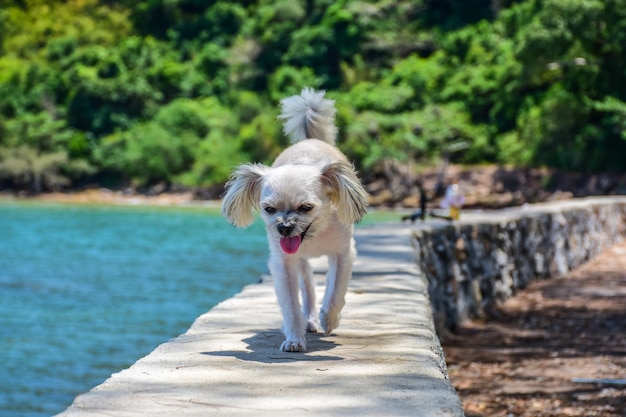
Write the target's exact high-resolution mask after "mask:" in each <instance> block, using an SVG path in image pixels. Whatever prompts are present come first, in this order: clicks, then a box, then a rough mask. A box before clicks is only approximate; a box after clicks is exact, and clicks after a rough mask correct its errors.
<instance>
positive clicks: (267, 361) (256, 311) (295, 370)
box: [60, 225, 463, 417]
mask: <svg viewBox="0 0 626 417" xmlns="http://www.w3.org/2000/svg"><path fill="white" fill-rule="evenodd" d="M409 229H410V228H409V227H407V226H402V225H390V226H385V225H382V226H381V225H379V226H373V227H363V228H359V229H358V230H357V235H356V240H357V249H358V251H359V256H358V258H357V262H356V264H355V268H354V274H353V280H352V281H351V284H350V289H349V293H348V296H347V300H346V306H345V307H344V310H343V312H342V321H341V325H340V326H339V328H338V329H337V330H335V332H334V333H333V334H332V335H331V336H329V337H324V336H321V335H315V334H309V335H307V339H308V346H307V350H308V351H307V352H306V353H284V352H281V351H279V350H278V347H279V346H280V343H281V342H282V340H283V336H282V334H281V332H280V330H279V327H280V324H281V316H280V311H279V308H278V305H277V302H276V296H275V295H274V289H273V286H272V283H271V282H270V280H271V279H270V278H269V277H264V282H263V283H262V284H258V285H250V286H248V287H246V288H245V289H244V290H243V291H242V292H241V293H240V294H238V295H237V296H235V297H233V298H231V299H229V300H227V301H225V302H223V303H221V304H219V305H218V306H216V307H215V308H213V309H212V310H211V311H209V312H208V313H206V314H204V315H202V316H200V317H199V318H198V319H197V320H196V321H195V323H194V324H193V325H192V327H191V328H190V329H189V330H188V331H187V333H185V334H183V335H181V336H179V337H177V338H175V339H173V340H171V341H169V342H168V343H165V344H163V345H161V346H159V347H158V348H156V349H155V350H154V351H153V352H152V353H151V354H149V355H148V356H146V357H144V358H143V359H141V360H139V361H138V362H136V363H135V364H134V365H133V366H131V367H130V368H129V369H126V370H124V371H122V372H120V373H117V374H114V375H113V376H112V377H111V378H109V379H108V380H107V381H105V382H104V383H103V384H102V385H100V386H97V387H96V388H94V389H92V390H91V391H89V392H87V393H85V394H82V395H80V396H78V397H77V398H76V399H75V400H74V403H73V404H72V405H71V406H70V407H69V408H68V409H67V410H66V411H65V412H64V413H62V414H60V415H62V416H67V417H69V416H104V415H106V416H118V417H122V416H214V415H215V416H273V417H275V416H281V415H290V416H301V415H302V416H342V417H345V416H359V417H360V416H424V417H427V416H438V417H442V416H463V411H462V407H461V403H460V400H459V398H458V396H457V395H456V393H455V392H454V389H453V388H452V386H451V385H450V383H449V381H448V380H447V376H446V369H445V362H444V360H443V353H442V352H441V347H440V344H439V340H438V338H437V336H436V334H435V330H434V326H433V321H432V315H431V307H430V304H429V301H428V295H427V294H428V292H427V287H426V282H425V278H423V277H422V276H420V275H419V272H418V267H417V264H416V262H415V259H414V253H413V250H412V248H411V246H410V241H409ZM315 267H316V268H315V270H316V274H318V276H319V277H318V278H319V279H318V283H319V285H318V299H319V300H321V297H322V291H323V285H322V284H323V273H324V268H325V267H326V266H325V262H322V260H320V261H319V262H317V261H316V263H315Z"/></svg>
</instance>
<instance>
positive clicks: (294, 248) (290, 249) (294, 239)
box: [280, 236, 302, 255]
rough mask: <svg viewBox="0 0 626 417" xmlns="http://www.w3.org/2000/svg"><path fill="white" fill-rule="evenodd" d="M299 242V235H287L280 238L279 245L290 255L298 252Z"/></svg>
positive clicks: (300, 241)
mask: <svg viewBox="0 0 626 417" xmlns="http://www.w3.org/2000/svg"><path fill="white" fill-rule="evenodd" d="M300 243H302V238H301V237H300V236H289V237H281V238H280V247H281V248H283V250H284V251H285V253H288V254H290V255H291V254H294V253H296V252H298V248H299V247H300Z"/></svg>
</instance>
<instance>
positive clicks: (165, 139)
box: [0, 0, 626, 191]
mask: <svg viewBox="0 0 626 417" xmlns="http://www.w3.org/2000/svg"><path fill="white" fill-rule="evenodd" d="M625 48H626V0H604V1H600V0H527V1H514V0H509V1H505V0H499V1H496V0H446V1H434V0H395V1H394V0H377V1H359V0H339V1H335V0H244V1H231V0H214V1H203V0H141V1H131V0H67V1H63V2H61V1H54V0H0V188H18V189H29V190H32V191H42V190H49V189H57V188H62V187H69V186H77V185H81V184H87V183H98V184H101V185H106V186H122V185H133V186H149V185H154V184H164V185H180V186H187V187H210V186H216V185H217V186H219V185H221V184H223V182H224V181H225V180H226V179H227V177H228V173H229V171H230V169H231V167H232V166H234V165H236V164H238V163H240V162H242V161H249V160H255V161H261V162H267V161H269V160H271V158H272V157H274V156H275V155H276V154H277V152H279V150H280V149H281V148H282V147H283V146H284V145H285V138H284V137H283V135H282V133H281V131H280V125H279V123H278V122H277V120H276V116H277V111H278V100H280V98H282V97H284V96H286V95H289V94H293V93H297V92H298V91H299V90H300V89H301V88H302V87H303V86H312V87H316V88H323V89H326V90H327V91H328V95H329V96H330V97H331V98H334V99H335V100H336V101H337V105H338V109H339V117H338V119H339V123H340V125H341V134H342V137H341V147H342V148H343V150H344V151H345V152H346V153H347V154H348V155H349V156H350V157H351V158H352V159H353V160H354V161H355V163H356V164H357V166H358V167H359V169H361V170H372V169H375V168H376V167H377V166H379V165H380V164H381V163H383V162H385V161H388V160H390V159H395V160H399V161H421V162H423V161H429V160H434V159H436V158H439V157H441V155H444V154H445V155H450V157H451V158H452V159H453V160H454V161H457V162H462V163H482V162H492V163H503V164H514V165H523V166H533V165H534V166H537V165H546V166H552V167H558V168H563V169H571V170H580V171H587V172H591V171H598V170H614V171H618V170H621V171H624V170H625V169H626V50H625Z"/></svg>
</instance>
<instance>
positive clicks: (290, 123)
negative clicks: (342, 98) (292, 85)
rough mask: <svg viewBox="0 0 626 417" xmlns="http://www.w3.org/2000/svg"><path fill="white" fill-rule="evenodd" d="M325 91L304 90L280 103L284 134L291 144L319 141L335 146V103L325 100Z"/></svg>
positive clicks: (280, 117)
mask: <svg viewBox="0 0 626 417" xmlns="http://www.w3.org/2000/svg"><path fill="white" fill-rule="evenodd" d="M325 93H326V92H325V91H315V90H314V89H312V88H304V89H303V90H302V93H300V95H299V96H291V97H287V98H285V99H283V100H281V101H280V105H281V108H282V112H281V114H280V116H278V118H279V119H281V120H283V132H285V135H287V136H288V137H289V139H290V140H291V143H296V142H299V141H301V140H304V139H311V138H313V139H319V140H323V141H324V142H328V143H330V144H331V145H334V144H335V142H336V140H337V126H335V113H336V112H337V110H336V109H335V101H334V100H330V99H327V98H324V94H325Z"/></svg>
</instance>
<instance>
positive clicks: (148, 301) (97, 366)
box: [0, 202, 267, 416]
mask: <svg viewBox="0 0 626 417" xmlns="http://www.w3.org/2000/svg"><path fill="white" fill-rule="evenodd" d="M266 257H267V245H266V238H265V234H264V231H263V227H262V225H261V224H260V222H257V223H255V225H254V226H252V227H251V228H249V229H247V230H245V231H244V230H238V229H235V228H233V227H231V226H230V225H229V224H227V223H226V221H225V220H224V219H223V218H221V217H220V216H219V213H218V211H217V210H215V209H208V208H150V207H118V206H111V207H101V206H88V205H64V204H35V203H15V202H0V358H1V359H2V364H0V415H2V416H50V415H53V414H55V413H58V412H61V411H63V410H64V409H65V408H66V407H67V406H69V404H70V403H71V402H72V400H73V399H74V397H75V396H76V395H77V394H79V393H81V392H85V391H87V390H89V389H91V388H92V387H93V386H95V385H97V384H99V383H101V382H102V381H104V380H105V379H106V378H108V377H109V376H110V375H111V373H114V372H118V371H120V370H122V369H124V368H126V367H128V366H129V365H131V364H132V363H134V362H135V361H136V360H137V359H139V358H140V357H142V356H144V355H146V354H148V353H149V352H150V351H152V350H153V349H154V348H155V347H156V346H157V345H159V344H160V343H163V342H166V341H167V340H169V339H170V338H172V337H175V336H177V335H179V334H180V333H183V332H185V331H186V330H187V328H188V327H189V326H190V325H191V323H192V322H193V320H194V319H195V318H196V317H197V316H198V315H200V314H202V313H204V312H206V311H207V310H209V309H210V308H211V307H213V306H214V305H216V304H217V303H219V302H220V301H222V300H224V299H226V298H228V297H230V296H232V295H233V294H235V293H237V292H239V291H240V290H241V288H242V287H243V286H244V285H246V284H250V283H253V282H256V281H258V278H259V276H260V275H261V274H263V273H265V272H266V269H267V267H266Z"/></svg>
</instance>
